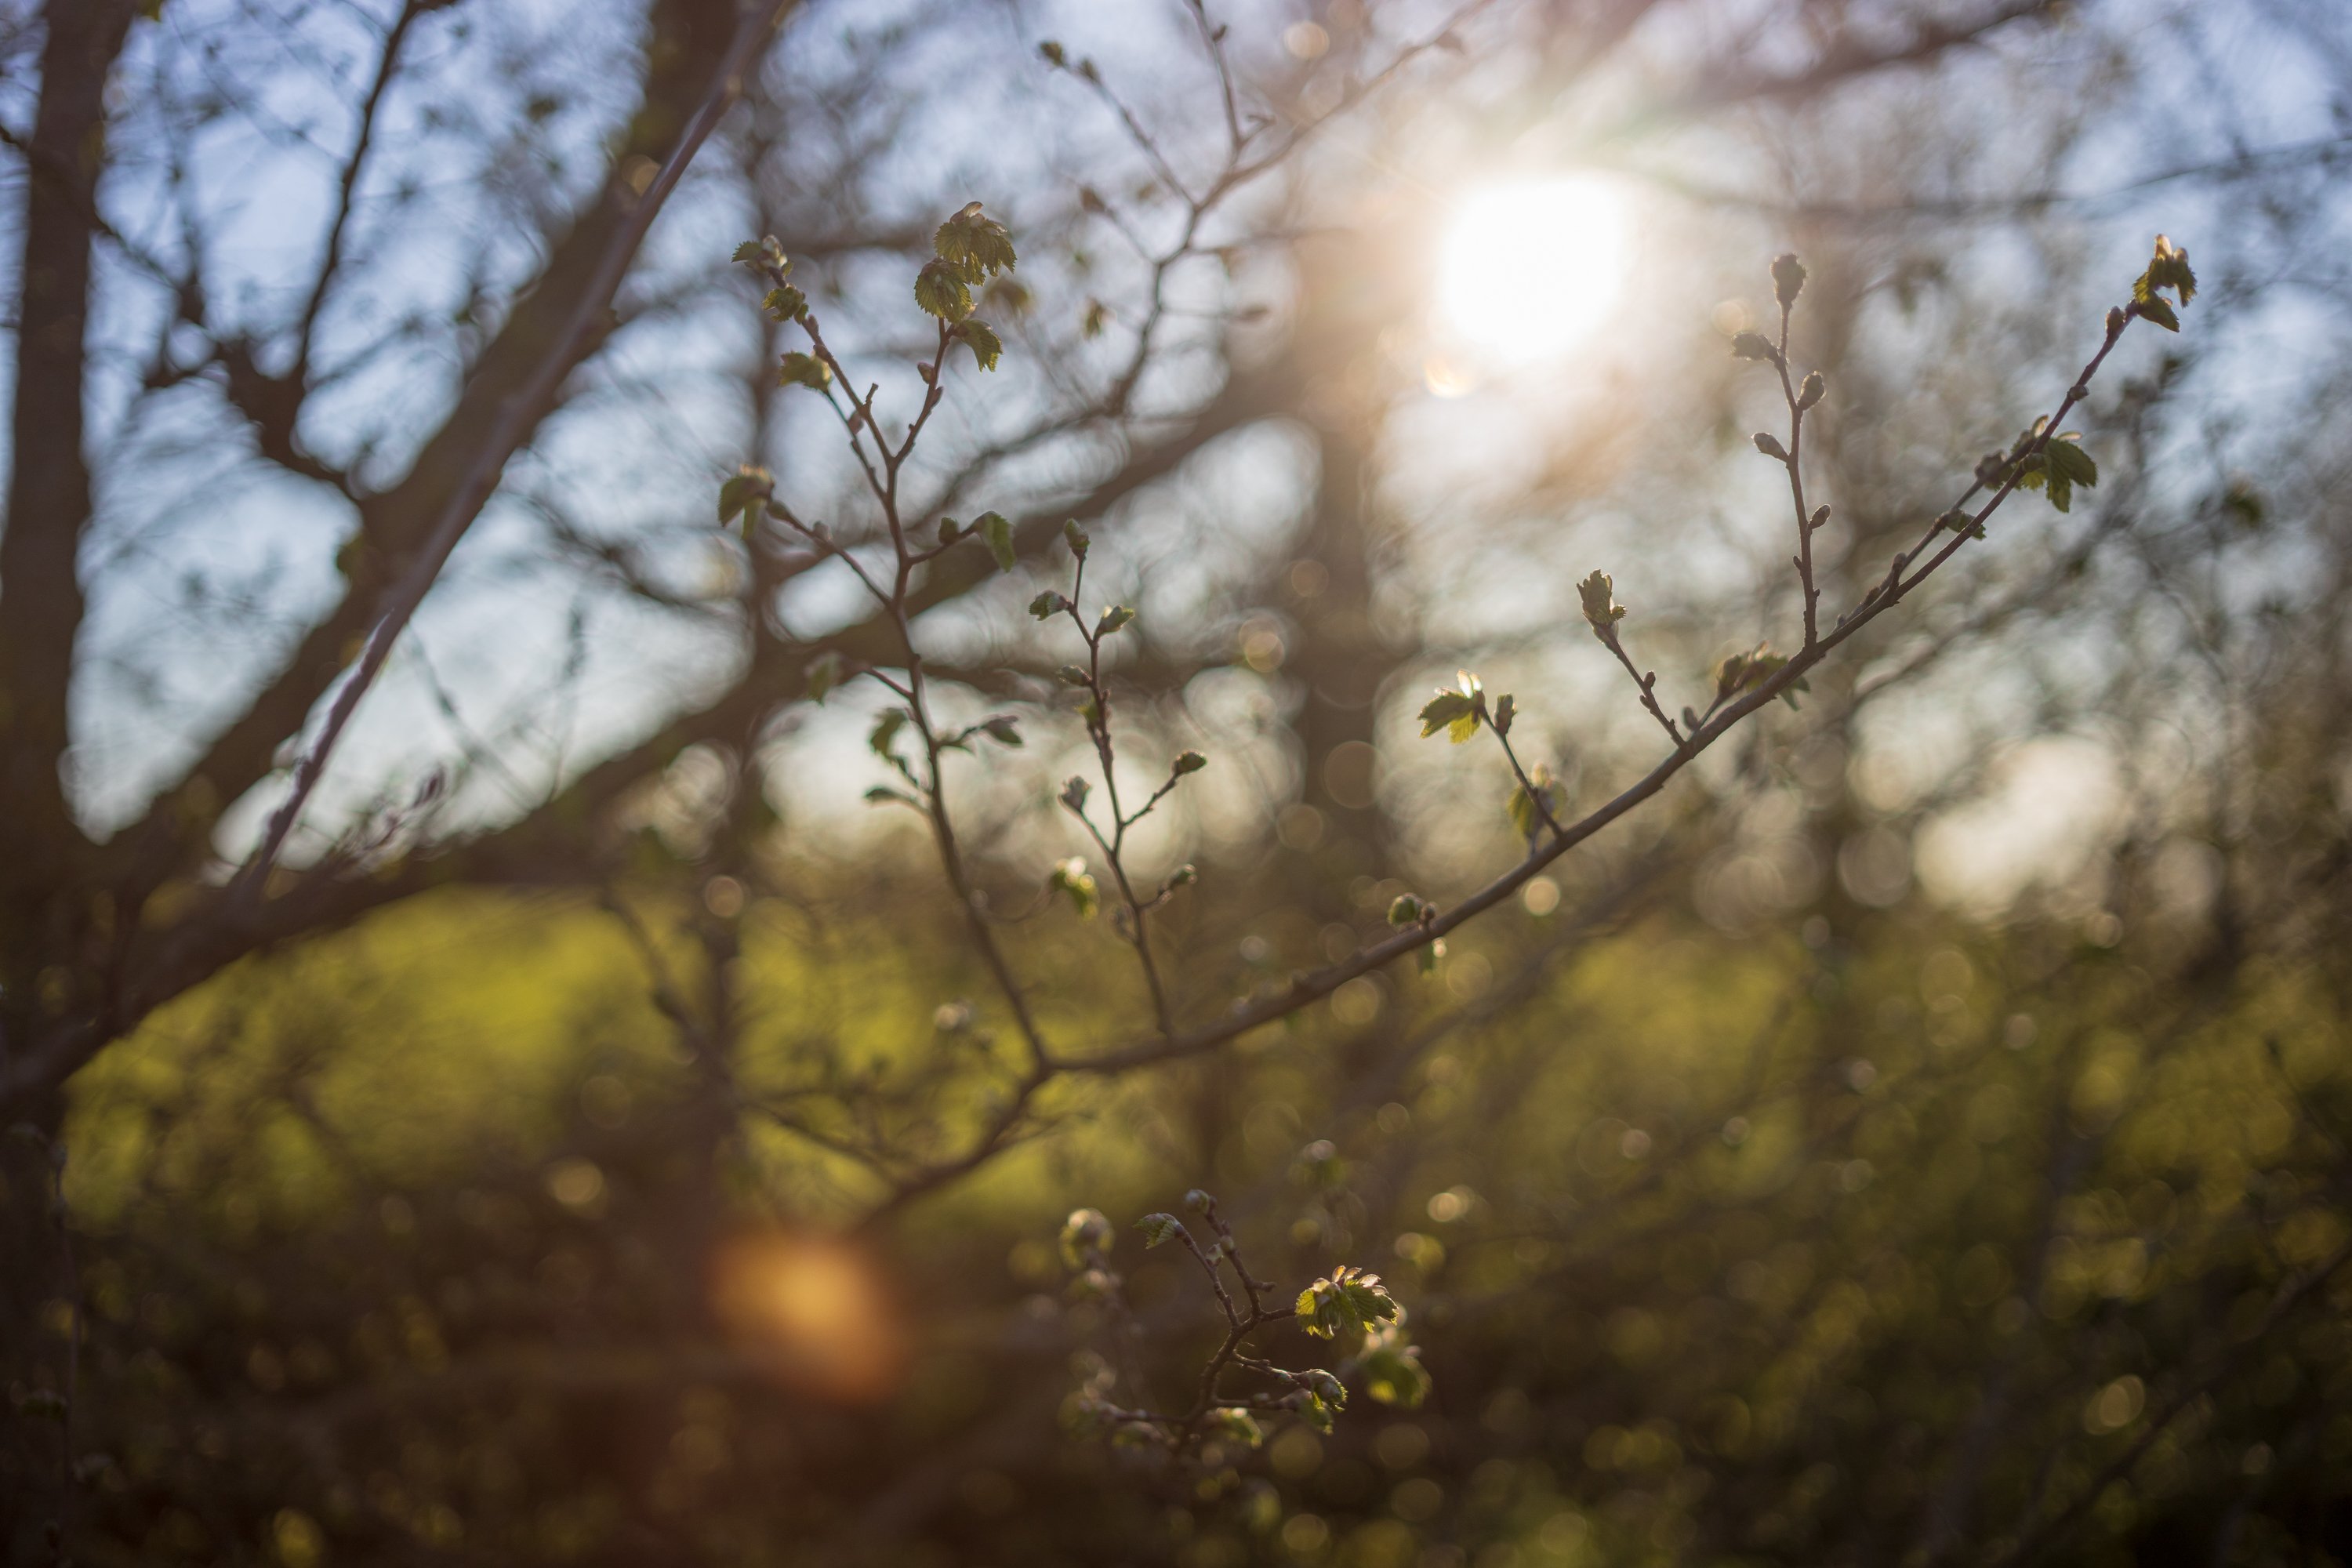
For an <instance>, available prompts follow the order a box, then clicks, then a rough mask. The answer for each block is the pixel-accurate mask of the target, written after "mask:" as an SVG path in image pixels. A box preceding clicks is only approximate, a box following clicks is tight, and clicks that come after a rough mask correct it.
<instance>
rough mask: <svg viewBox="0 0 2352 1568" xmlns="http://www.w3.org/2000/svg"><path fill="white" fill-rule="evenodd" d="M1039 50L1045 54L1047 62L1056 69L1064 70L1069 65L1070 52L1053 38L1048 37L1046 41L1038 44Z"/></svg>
mask: <svg viewBox="0 0 2352 1568" xmlns="http://www.w3.org/2000/svg"><path fill="white" fill-rule="evenodd" d="M1037 52H1038V53H1039V54H1041V55H1043V56H1045V63H1046V64H1047V65H1049V66H1052V67H1053V68H1055V70H1063V69H1066V68H1068V66H1069V63H1070V56H1069V52H1068V51H1067V50H1066V49H1065V48H1063V47H1062V46H1061V45H1060V44H1058V43H1055V41H1054V40H1053V39H1051V38H1047V39H1046V40H1045V42H1044V43H1042V44H1039V45H1038V46H1037Z"/></svg>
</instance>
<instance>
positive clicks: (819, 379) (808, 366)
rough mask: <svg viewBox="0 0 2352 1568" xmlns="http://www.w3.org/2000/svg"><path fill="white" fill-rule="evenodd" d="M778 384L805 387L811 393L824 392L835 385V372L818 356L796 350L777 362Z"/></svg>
mask: <svg viewBox="0 0 2352 1568" xmlns="http://www.w3.org/2000/svg"><path fill="white" fill-rule="evenodd" d="M776 384H777V385H778V386H805V387H807V388H808V389H809V390H810V391H811V392H823V391H824V389H825V388H826V387H828V386H830V385H832V384H833V372H832V371H831V370H829V369H827V368H826V367H825V363H824V361H823V360H821V359H819V358H817V357H816V355H814V354H804V353H800V352H799V351H797V350H795V351H793V353H788V354H786V355H784V357H783V358H782V360H780V361H778V362H777V364H776Z"/></svg>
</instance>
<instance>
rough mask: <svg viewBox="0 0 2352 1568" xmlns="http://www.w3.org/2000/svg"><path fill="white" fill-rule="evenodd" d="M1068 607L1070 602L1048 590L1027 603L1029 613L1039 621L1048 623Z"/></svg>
mask: <svg viewBox="0 0 2352 1568" xmlns="http://www.w3.org/2000/svg"><path fill="white" fill-rule="evenodd" d="M1069 607H1070V601H1069V600H1067V599H1066V598H1064V597H1063V596H1062V595H1059V594H1057V593H1055V591H1054V590H1053V589H1051V588H1048V589H1046V590H1045V592H1044V593H1042V594H1040V595H1037V596H1036V597H1035V598H1034V599H1032V600H1030V601H1029V613H1030V614H1031V615H1033V616H1036V617H1037V618H1038V619H1039V620H1041V621H1050V620H1052V619H1053V618H1054V617H1055V616H1058V615H1060V614H1061V613H1062V612H1063V611H1064V610H1066V609H1068V608H1069Z"/></svg>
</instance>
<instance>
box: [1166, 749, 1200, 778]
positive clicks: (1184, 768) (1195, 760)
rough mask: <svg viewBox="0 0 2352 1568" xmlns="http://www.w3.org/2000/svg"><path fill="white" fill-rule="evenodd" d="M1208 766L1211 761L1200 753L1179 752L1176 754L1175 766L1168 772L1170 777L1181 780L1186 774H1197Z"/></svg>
mask: <svg viewBox="0 0 2352 1568" xmlns="http://www.w3.org/2000/svg"><path fill="white" fill-rule="evenodd" d="M1208 765H1209V759H1208V758H1206V757H1204V756H1202V754H1201V753H1200V752H1177V753H1176V761H1175V763H1174V764H1173V765H1172V766H1171V767H1170V768H1169V770H1168V772H1169V774H1170V776H1171V777H1174V778H1180V779H1181V778H1182V777H1183V776H1184V775H1185V774H1186V773H1199V772H1200V771H1201V770H1202V768H1205V767H1207V766H1208Z"/></svg>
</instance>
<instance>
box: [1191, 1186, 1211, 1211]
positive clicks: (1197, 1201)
mask: <svg viewBox="0 0 2352 1568" xmlns="http://www.w3.org/2000/svg"><path fill="white" fill-rule="evenodd" d="M1184 1206H1185V1207H1186V1208H1188V1209H1191V1210H1192V1212H1193V1213H1194V1214H1207V1213H1208V1212H1209V1211H1210V1210H1211V1209H1213V1208H1215V1207H1216V1206H1217V1200H1216V1199H1214V1198H1213V1197H1211V1196H1210V1195H1209V1194H1207V1193H1206V1192H1204V1191H1202V1189H1201V1188H1199V1187H1194V1188H1193V1189H1192V1191H1191V1192H1189V1193H1186V1194H1184Z"/></svg>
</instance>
